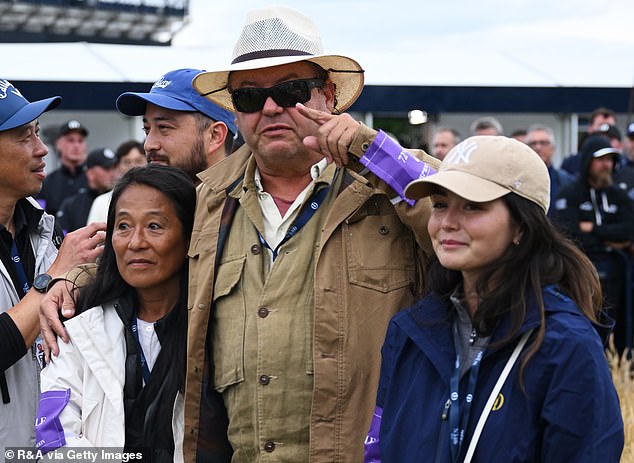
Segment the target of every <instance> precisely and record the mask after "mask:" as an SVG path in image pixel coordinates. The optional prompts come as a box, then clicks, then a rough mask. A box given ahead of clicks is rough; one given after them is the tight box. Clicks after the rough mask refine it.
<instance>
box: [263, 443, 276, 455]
mask: <svg viewBox="0 0 634 463" xmlns="http://www.w3.org/2000/svg"><path fill="white" fill-rule="evenodd" d="M264 450H266V451H267V452H269V453H271V452H272V451H273V450H275V442H273V441H268V442H267V443H265V444H264Z"/></svg>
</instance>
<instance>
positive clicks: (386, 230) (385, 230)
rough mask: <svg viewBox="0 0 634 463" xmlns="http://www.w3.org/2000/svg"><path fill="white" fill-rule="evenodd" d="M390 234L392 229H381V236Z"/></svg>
mask: <svg viewBox="0 0 634 463" xmlns="http://www.w3.org/2000/svg"><path fill="white" fill-rule="evenodd" d="M389 232H390V229H389V228H387V227H385V226H383V227H381V228H379V234H380V235H387V234H388V233H389Z"/></svg>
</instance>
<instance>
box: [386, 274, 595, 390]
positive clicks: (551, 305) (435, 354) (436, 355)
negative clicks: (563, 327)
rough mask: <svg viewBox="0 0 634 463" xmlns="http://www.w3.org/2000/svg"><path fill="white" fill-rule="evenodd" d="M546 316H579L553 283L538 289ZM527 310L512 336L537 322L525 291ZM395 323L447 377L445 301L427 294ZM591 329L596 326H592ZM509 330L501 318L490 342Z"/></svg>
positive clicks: (450, 358) (450, 361)
mask: <svg viewBox="0 0 634 463" xmlns="http://www.w3.org/2000/svg"><path fill="white" fill-rule="evenodd" d="M542 296H543V298H544V307H545V311H546V316H548V315H549V314H554V313H562V312H566V313H571V314H576V315H579V314H580V311H579V308H578V307H577V305H576V304H575V303H574V302H573V301H572V300H571V299H570V298H568V297H567V296H565V295H564V294H562V293H561V292H560V291H559V290H558V289H557V288H556V287H555V286H546V287H544V288H543V289H542ZM526 304H527V313H526V318H525V320H524V322H523V323H522V326H521V328H520V330H519V332H518V333H517V334H516V335H515V339H517V338H519V337H520V336H521V335H522V334H523V333H525V332H526V331H528V330H530V329H533V328H536V327H538V326H539V325H540V317H539V311H538V308H537V303H536V299H535V296H534V295H533V294H532V293H531V292H529V296H527V301H526ZM394 321H395V323H396V324H397V325H398V326H399V327H400V328H401V329H402V330H403V331H404V332H405V334H406V335H407V336H408V337H409V338H410V339H411V340H412V342H413V343H414V344H415V345H416V346H417V347H418V348H419V349H420V350H421V351H422V352H424V353H425V356H426V357H427V358H428V359H429V361H430V362H431V363H432V364H433V365H434V367H435V368H436V369H437V370H438V372H439V374H440V377H441V378H449V377H450V375H451V369H452V368H453V365H454V361H455V356H456V353H455V349H454V345H453V342H452V336H453V334H452V331H451V325H452V319H451V315H450V313H449V311H448V306H447V305H446V303H445V302H444V301H443V300H442V299H441V298H439V297H438V296H437V295H435V294H428V295H427V296H425V297H424V298H423V299H422V300H420V301H418V302H417V303H416V304H415V305H414V306H412V307H411V308H410V309H408V310H407V311H405V312H402V313H400V314H399V315H397V316H396V318H395V320H394ZM595 328H597V330H598V328H600V327H596V326H595ZM510 329H511V320H510V317H508V316H505V317H503V318H502V319H501V320H500V322H499V324H498V326H497V328H496V329H495V331H494V332H493V334H492V336H491V340H490V344H494V343H495V342H497V341H500V340H502V339H504V338H505V337H506V336H508V334H509V332H510ZM502 347H503V346H501V347H497V348H493V349H489V350H488V351H487V353H486V354H485V355H490V354H491V353H492V352H495V351H497V350H499V349H500V348H502Z"/></svg>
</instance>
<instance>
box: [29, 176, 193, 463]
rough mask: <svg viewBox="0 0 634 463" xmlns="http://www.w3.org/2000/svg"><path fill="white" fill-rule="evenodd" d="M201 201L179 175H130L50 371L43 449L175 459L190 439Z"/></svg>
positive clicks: (40, 430)
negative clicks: (192, 305)
mask: <svg viewBox="0 0 634 463" xmlns="http://www.w3.org/2000/svg"><path fill="white" fill-rule="evenodd" d="M195 201H196V194H195V189H194V186H193V185H192V182H191V180H190V179H189V178H188V177H187V176H186V175H185V174H184V173H182V172H181V171H180V170H177V169H174V168H170V167H165V166H158V165H150V166H147V167H141V168H134V169H132V170H130V171H129V172H127V173H126V174H125V175H124V176H123V177H122V178H121V180H120V181H119V183H118V184H117V185H116V186H115V189H114V191H113V194H112V201H111V203H110V207H109V210H108V222H107V231H106V240H105V245H104V252H103V256H102V258H101V260H100V262H99V267H98V270H97V274H96V277H95V279H94V281H93V282H92V283H90V284H89V285H88V286H86V287H84V288H82V290H81V294H80V296H79V297H78V300H77V308H78V309H80V310H82V312H81V313H80V314H79V315H77V316H75V317H74V318H72V319H71V320H68V321H67V322H66V323H65V325H66V329H67V330H68V333H69V336H70V339H71V342H70V343H69V344H65V343H60V355H59V356H58V357H53V358H52V360H51V363H50V364H49V365H48V367H47V368H46V369H44V370H43V372H42V375H41V380H42V395H41V399H40V409H39V412H38V422H37V423H36V433H37V442H38V449H40V450H42V451H44V452H47V451H50V450H53V449H56V448H59V447H62V446H68V447H85V446H95V447H110V448H119V449H122V450H124V451H128V452H144V455H145V457H146V458H147V460H146V461H150V460H151V461H154V462H167V461H170V462H171V461H173V460H174V454H175V450H174V449H175V441H179V439H182V416H180V415H179V414H178V412H179V409H181V408H182V399H181V398H180V396H179V394H180V393H182V391H183V390H184V384H185V379H184V373H185V365H186V343H187V306H186V304H187V292H186V288H187V265H186V255H187V248H188V244H189V237H190V235H191V230H192V225H193V220H194V208H195Z"/></svg>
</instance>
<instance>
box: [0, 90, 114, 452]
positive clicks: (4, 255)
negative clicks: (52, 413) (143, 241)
mask: <svg viewBox="0 0 634 463" xmlns="http://www.w3.org/2000/svg"><path fill="white" fill-rule="evenodd" d="M60 101H61V98H60V97H58V96H56V97H52V98H46V99H44V100H39V101H34V102H29V101H28V100H27V99H26V98H24V96H22V94H21V93H20V92H19V91H18V89H16V88H15V87H14V86H13V84H11V82H9V81H7V80H4V79H0V172H2V175H0V352H2V355H1V356H0V365H1V367H2V368H1V369H0V396H1V398H2V402H1V403H0V449H1V450H3V455H4V456H5V458H6V460H7V461H8V460H11V459H12V458H17V459H20V456H19V455H20V454H19V453H17V452H18V451H19V449H12V448H11V447H22V450H24V447H27V448H34V446H35V428H34V424H35V412H36V410H35V408H36V404H37V403H38V397H39V373H40V369H41V367H42V365H41V362H42V360H43V355H42V354H41V351H42V342H41V339H40V338H38V333H39V319H38V307H39V304H40V301H41V300H42V298H43V296H44V295H43V293H44V292H46V289H47V286H48V283H50V281H51V280H52V279H53V277H57V276H59V275H61V274H63V273H64V272H66V271H67V270H68V269H70V268H71V267H72V266H73V265H78V264H82V263H85V262H89V261H93V262H94V260H95V259H96V258H97V257H98V256H99V255H100V254H101V251H102V249H103V248H102V246H99V244H100V243H101V242H102V241H103V238H104V236H105V231H104V230H105V224H104V223H99V224H94V225H92V226H91V227H87V228H85V229H82V230H78V231H77V232H75V233H72V234H69V235H67V237H66V238H65V239H64V241H63V243H62V241H61V240H62V237H61V236H60V235H61V234H57V233H56V232H55V227H54V218H53V217H52V216H51V215H49V214H47V213H46V212H44V211H43V210H42V208H41V207H40V206H39V205H38V203H37V202H36V201H35V200H34V199H33V197H32V196H33V195H34V194H36V193H38V192H39V191H40V189H41V188H42V182H43V181H44V178H45V177H46V174H45V172H44V167H45V162H44V157H45V156H46V155H47V154H48V149H47V147H46V145H45V144H44V143H43V142H42V140H41V139H40V135H39V132H40V126H39V122H38V118H39V117H40V115H41V114H42V113H44V112H45V111H50V110H51V109H53V108H55V107H56V106H57V105H58V104H59V103H60ZM60 246H61V247H60ZM58 248H59V252H58Z"/></svg>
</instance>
